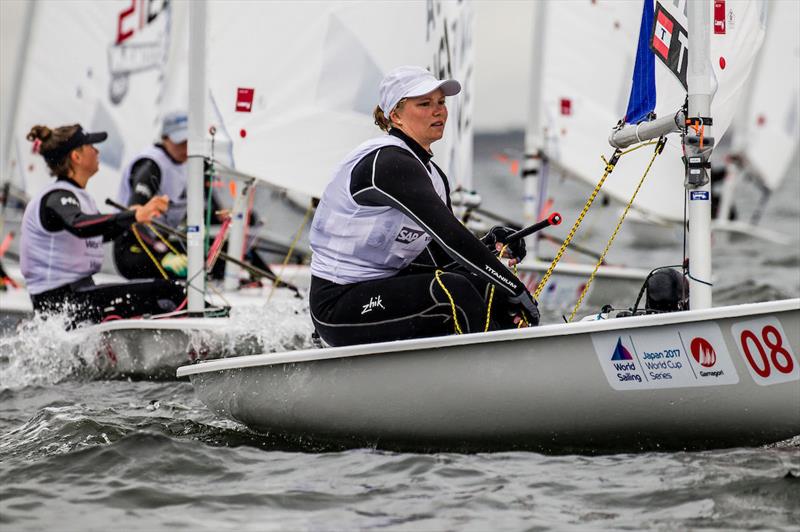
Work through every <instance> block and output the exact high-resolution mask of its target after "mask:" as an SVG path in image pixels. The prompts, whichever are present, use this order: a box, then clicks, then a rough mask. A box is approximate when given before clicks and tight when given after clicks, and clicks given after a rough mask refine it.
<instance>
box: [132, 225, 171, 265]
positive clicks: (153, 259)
mask: <svg viewBox="0 0 800 532" xmlns="http://www.w3.org/2000/svg"><path fill="white" fill-rule="evenodd" d="M131 231H132V232H133V236H135V237H136V240H137V241H138V242H139V245H140V246H141V247H142V249H143V250H144V252H145V253H147V256H148V257H150V260H152V261H153V264H155V265H156V268H158V271H159V272H160V273H161V276H162V277H163V278H164V279H169V275H167V272H165V271H164V268H162V267H161V264H160V263H159V262H158V259H156V258H155V256H154V255H153V252H152V251H150V248H148V247H147V246H146V245H145V243H144V241H143V240H142V237H141V236H139V231H137V230H136V224H131Z"/></svg>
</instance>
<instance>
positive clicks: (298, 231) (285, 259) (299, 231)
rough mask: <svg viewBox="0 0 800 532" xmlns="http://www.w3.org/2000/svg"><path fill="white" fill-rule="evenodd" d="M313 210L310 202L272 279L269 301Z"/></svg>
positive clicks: (312, 204)
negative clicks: (278, 269)
mask: <svg viewBox="0 0 800 532" xmlns="http://www.w3.org/2000/svg"><path fill="white" fill-rule="evenodd" d="M313 210H314V203H313V202H309V204H308V208H307V209H306V214H305V216H303V221H302V222H301V223H300V227H299V228H298V229H297V232H296V233H295V234H294V239H293V240H292V244H291V245H290V246H289V251H287V252H286V257H284V259H283V264H281V269H280V271H279V272H278V275H276V276H275V280H274V281H272V288H270V291H269V296H268V297H267V301H269V300H270V299H272V293H273V292H274V291H275V287H276V286H278V283H280V282H281V276H283V271H284V270H285V269H286V265H287V264H288V263H289V259H291V258H292V253H294V247H295V246H296V245H297V241H298V240H300V235H301V234H303V228H305V226H306V224H307V223H308V219H309V217H310V216H311V213H312V212H313Z"/></svg>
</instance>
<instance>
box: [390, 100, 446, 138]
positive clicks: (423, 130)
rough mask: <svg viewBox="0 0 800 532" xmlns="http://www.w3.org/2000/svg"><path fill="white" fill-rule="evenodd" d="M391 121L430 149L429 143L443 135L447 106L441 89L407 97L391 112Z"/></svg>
mask: <svg viewBox="0 0 800 532" xmlns="http://www.w3.org/2000/svg"><path fill="white" fill-rule="evenodd" d="M392 123H393V124H394V125H396V126H397V127H399V128H400V129H401V130H402V131H403V132H404V133H405V134H407V135H408V136H409V137H411V138H412V139H414V140H416V141H417V142H419V143H420V145H421V146H422V147H423V148H425V149H426V150H427V149H430V146H431V144H433V143H434V142H436V141H437V140H439V139H441V138H442V136H443V135H444V126H445V124H447V106H446V105H445V101H444V92H443V91H442V89H436V90H435V91H433V92H431V93H429V94H426V95H424V96H417V97H415V98H408V99H407V100H406V101H405V102H404V103H403V105H402V106H399V108H396V109H395V110H394V111H393V112H392Z"/></svg>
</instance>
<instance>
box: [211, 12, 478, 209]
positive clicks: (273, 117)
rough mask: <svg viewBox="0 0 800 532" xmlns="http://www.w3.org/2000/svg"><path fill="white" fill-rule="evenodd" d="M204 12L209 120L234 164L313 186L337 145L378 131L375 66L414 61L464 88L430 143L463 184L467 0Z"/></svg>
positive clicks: (335, 158)
mask: <svg viewBox="0 0 800 532" xmlns="http://www.w3.org/2000/svg"><path fill="white" fill-rule="evenodd" d="M208 18H209V46H208V53H209V57H208V72H209V76H208V77H209V89H210V94H211V105H210V106H209V107H210V108H209V111H208V113H209V115H210V116H209V121H210V124H213V125H215V126H216V127H217V131H218V135H219V138H221V139H225V140H228V139H229V141H230V146H229V150H230V151H229V152H228V153H227V154H225V155H226V156H227V157H226V158H228V159H229V160H230V162H231V163H232V165H233V167H234V168H235V169H236V170H237V171H239V172H241V173H244V174H248V175H252V176H254V177H257V178H259V179H263V180H265V181H268V182H270V183H272V184H274V185H277V186H280V187H285V188H287V189H290V190H294V191H298V192H303V193H305V194H308V195H311V196H319V195H320V194H321V193H322V190H323V189H324V187H325V185H326V184H327V182H328V181H329V179H330V177H331V175H332V172H333V169H334V167H335V166H336V164H337V163H338V162H339V161H340V160H341V159H342V158H343V157H344V155H346V154H347V153H348V152H349V151H350V150H352V149H353V148H354V147H355V146H356V145H357V144H358V143H359V142H361V141H362V140H366V139H367V138H370V137H372V136H375V135H377V134H379V133H380V131H379V130H378V128H377V127H376V126H375V125H374V124H373V119H372V112H373V109H374V108H375V105H376V103H377V101H378V84H379V83H380V80H381V78H382V77H383V75H384V74H385V73H386V72H388V71H389V70H391V69H392V68H394V67H396V66H399V65H403V64H415V65H420V66H424V67H427V68H429V69H430V70H431V71H432V72H434V73H435V74H436V75H439V76H447V77H453V78H456V79H458V80H459V81H461V83H462V85H463V87H464V90H463V91H462V93H461V94H459V95H458V96H456V97H453V98H449V99H448V108H449V111H450V118H449V121H448V124H447V130H446V131H445V139H444V140H443V141H441V142H439V143H436V144H434V145H433V151H434V153H435V154H436V156H437V157H436V160H437V163H438V164H440V166H441V167H442V169H443V170H444V171H445V173H447V175H448V177H449V178H450V180H451V181H452V183H453V185H457V184H462V185H464V186H467V187H469V185H470V184H471V164H472V121H471V94H472V76H473V72H472V11H471V8H470V6H469V4H468V3H465V2H435V3H431V2H427V3H425V2H370V1H308V2H291V3H289V2H285V3H284V2H280V3H278V2H210V4H209V17H208ZM226 149H228V148H226Z"/></svg>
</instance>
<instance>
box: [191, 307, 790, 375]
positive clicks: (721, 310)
mask: <svg viewBox="0 0 800 532" xmlns="http://www.w3.org/2000/svg"><path fill="white" fill-rule="evenodd" d="M797 310H800V298H792V299H783V300H778V301H766V302H761V303H746V304H742V305H728V306H724V307H716V308H710V309H701V310H687V311H682V312H674V313H669V314H651V315H645V316H632V317H628V318H614V319H607V320H595V321H579V322H574V323H557V324H551V325H543V326H540V327H530V328H525V329H508V330H502V331H491V332H486V333H482V332H479V333H471V334H463V335H449V336H437V337H432V338H414V339H410V340H399V341H391V342H380V343H373V344H360V345H353V346H343V347H330V348H324V349H304V350H301V351H286V352H282V353H261V354H257V355H245V356H240V357H229V358H221V359H215V360H205V361H202V362H198V363H196V364H191V365H188V366H181V367H179V368H178V370H177V373H176V376H177V377H187V376H190V375H198V374H202V373H212V372H217V371H225V370H230V369H242V368H249V367H257V366H273V365H280V364H291V363H297V362H313V361H319V360H331V359H338V358H350V357H356V356H364V355H375V354H382V353H400V352H404V351H412V350H417V349H438V348H449V347H457V346H461V345H472V344H484V343H486V344H488V343H496V342H503V341H513V340H528V339H532V338H547V337H556V336H564V335H566V334H588V333H598V332H604V331H608V330H623V329H633V328H642V327H657V326H663V325H674V324H679V323H685V322H697V321H709V320H716V319H725V318H735V317H739V316H742V315H761V314H769V313H773V312H791V311H797Z"/></svg>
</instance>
